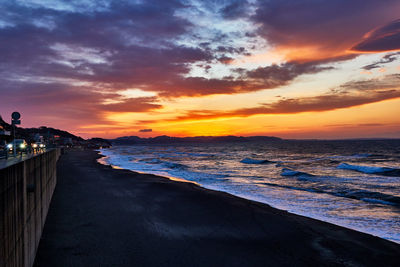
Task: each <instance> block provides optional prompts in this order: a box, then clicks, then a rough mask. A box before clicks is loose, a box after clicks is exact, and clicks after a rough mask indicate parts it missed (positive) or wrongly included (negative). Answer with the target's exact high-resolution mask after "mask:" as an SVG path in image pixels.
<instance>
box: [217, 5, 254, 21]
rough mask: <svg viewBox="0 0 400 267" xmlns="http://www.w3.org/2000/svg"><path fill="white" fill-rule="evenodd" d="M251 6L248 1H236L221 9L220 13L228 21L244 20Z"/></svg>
mask: <svg viewBox="0 0 400 267" xmlns="http://www.w3.org/2000/svg"><path fill="white" fill-rule="evenodd" d="M249 5H250V4H249V2H248V1H246V0H235V1H232V2H231V3H228V4H227V5H226V6H224V7H223V8H221V9H220V13H221V15H222V17H224V18H226V19H236V18H242V17H244V16H246V14H247V13H248V11H249Z"/></svg>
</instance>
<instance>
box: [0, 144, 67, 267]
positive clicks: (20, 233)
mask: <svg viewBox="0 0 400 267" xmlns="http://www.w3.org/2000/svg"><path fill="white" fill-rule="evenodd" d="M59 156H60V149H51V150H48V151H46V152H44V153H42V154H37V155H33V156H30V157H26V158H21V159H20V160H19V161H17V162H12V164H3V166H2V167H1V166H0V267H3V266H4V267H5V266H7V267H19V266H24V267H31V266H32V265H33V262H34V259H35V255H36V250H37V248H38V245H39V241H40V236H41V234H42V230H43V227H44V223H45V220H46V215H47V211H48V209H49V205H50V201H51V197H52V195H53V192H54V188H55V186H56V182H57V175H56V165H57V160H58V158H59Z"/></svg>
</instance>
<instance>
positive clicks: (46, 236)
mask: <svg viewBox="0 0 400 267" xmlns="http://www.w3.org/2000/svg"><path fill="white" fill-rule="evenodd" d="M97 157H98V156H97V154H96V153H95V152H94V151H90V150H84V151H68V152H67V153H66V154H65V155H62V157H61V158H60V160H59V163H58V178H57V179H58V184H57V187H56V190H55V193H54V196H53V200H52V203H51V207H50V210H49V213H48V217H47V221H46V225H45V228H44V232H43V235H42V239H41V241H40V245H39V249H38V253H37V256H36V263H35V266H51V267H54V266H57V267H63V266H74V267H78V266H85V267H87V266H314V265H319V266H322V265H323V266H396V265H397V266H400V257H399V255H400V245H398V244H395V243H392V242H389V241H386V240H383V239H380V238H376V237H373V236H370V235H367V234H362V233H359V232H356V231H352V230H348V229H345V228H342V227H338V226H335V225H332V224H328V223H323V222H320V221H317V220H313V219H309V218H305V217H302V216H297V215H293V214H289V213H287V212H284V211H280V210H277V209H274V208H271V207H269V206H268V205H265V204H261V203H257V202H253V201H248V200H244V199H241V198H238V197H234V196H231V195H229V194H226V193H222V192H216V191H211V190H207V189H204V188H201V187H199V186H196V185H195V184H191V183H182V182H175V181H170V180H168V179H166V178H162V177H157V176H153V175H145V174H137V173H133V172H130V171H127V170H116V169H112V168H111V167H109V166H104V165H100V164H98V163H97V162H96V158H97Z"/></svg>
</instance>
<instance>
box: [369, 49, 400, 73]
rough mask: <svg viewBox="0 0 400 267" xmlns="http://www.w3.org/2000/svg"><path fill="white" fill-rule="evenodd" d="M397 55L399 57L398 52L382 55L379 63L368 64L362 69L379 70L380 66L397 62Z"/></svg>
mask: <svg viewBox="0 0 400 267" xmlns="http://www.w3.org/2000/svg"><path fill="white" fill-rule="evenodd" d="M399 55H400V52H396V53H390V54H387V55H384V56H383V57H382V58H381V59H380V60H379V61H377V62H374V63H372V64H369V65H366V66H363V67H362V69H364V70H372V69H376V68H381V67H382V65H384V64H388V63H391V62H393V61H395V60H397V58H398V56H399Z"/></svg>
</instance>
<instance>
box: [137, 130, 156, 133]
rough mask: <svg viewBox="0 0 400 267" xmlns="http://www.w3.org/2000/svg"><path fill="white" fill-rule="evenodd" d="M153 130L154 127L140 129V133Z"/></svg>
mask: <svg viewBox="0 0 400 267" xmlns="http://www.w3.org/2000/svg"><path fill="white" fill-rule="evenodd" d="M152 131H153V129H140V130H139V132H140V133H150V132H152Z"/></svg>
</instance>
